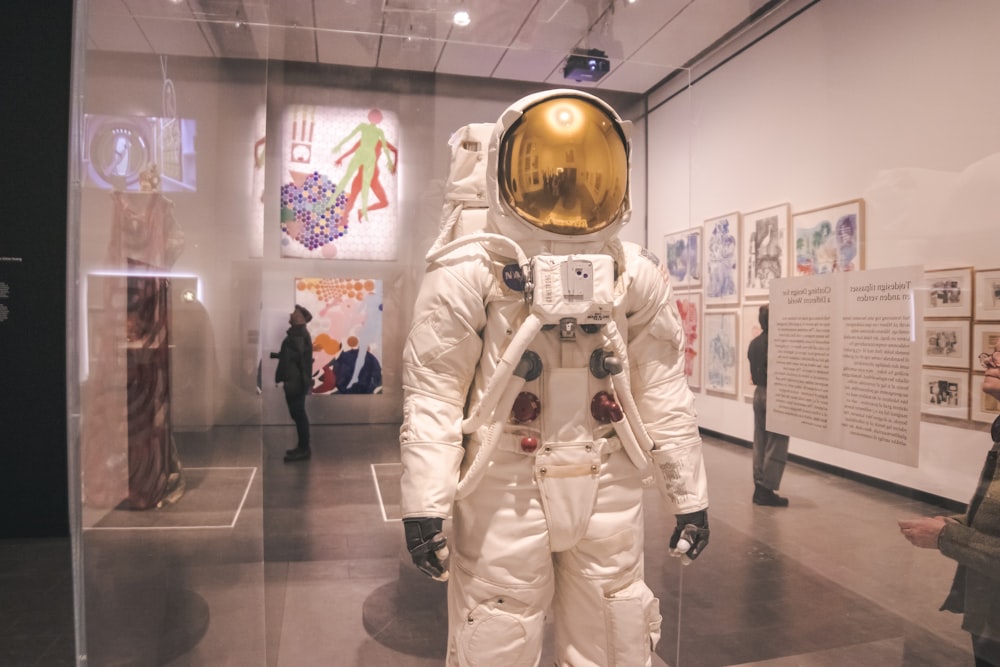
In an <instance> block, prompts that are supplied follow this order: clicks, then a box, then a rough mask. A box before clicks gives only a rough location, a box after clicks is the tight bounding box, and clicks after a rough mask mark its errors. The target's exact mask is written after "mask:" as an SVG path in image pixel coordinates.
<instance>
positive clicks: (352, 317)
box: [295, 278, 383, 395]
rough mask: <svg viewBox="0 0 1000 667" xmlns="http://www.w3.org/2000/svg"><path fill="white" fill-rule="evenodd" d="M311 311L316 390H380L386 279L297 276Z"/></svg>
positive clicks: (301, 300) (300, 297) (298, 291)
mask: <svg viewBox="0 0 1000 667" xmlns="http://www.w3.org/2000/svg"><path fill="white" fill-rule="evenodd" d="M295 303H296V305H300V306H304V307H305V308H307V309H308V310H309V312H311V313H312V314H313V319H312V321H310V322H309V325H308V328H309V333H310V335H311V336H312V341H313V387H312V393H313V395H321V394H327V395H334V394H381V393H382V310H383V309H382V281H381V280H372V279H365V278H360V279H355V278H296V279H295Z"/></svg>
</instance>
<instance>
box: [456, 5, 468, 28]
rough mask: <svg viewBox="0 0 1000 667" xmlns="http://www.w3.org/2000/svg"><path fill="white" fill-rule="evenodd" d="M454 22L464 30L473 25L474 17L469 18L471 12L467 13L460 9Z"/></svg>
mask: <svg viewBox="0 0 1000 667" xmlns="http://www.w3.org/2000/svg"><path fill="white" fill-rule="evenodd" d="M452 21H453V22H454V23H455V25H457V26H458V27H460V28H464V27H465V26H467V25H469V24H470V23H472V17H470V16H469V12H467V11H465V10H464V9H459V10H458V11H457V12H455V16H453V17H452Z"/></svg>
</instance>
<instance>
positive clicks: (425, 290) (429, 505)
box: [400, 246, 491, 518]
mask: <svg viewBox="0 0 1000 667" xmlns="http://www.w3.org/2000/svg"><path fill="white" fill-rule="evenodd" d="M490 271H491V269H490V263H489V260H488V257H487V256H486V254H485V252H483V251H482V250H481V249H479V248H478V246H470V247H467V248H465V249H460V250H457V251H455V252H454V253H451V254H449V255H447V256H445V257H444V258H442V259H440V260H438V261H437V262H435V263H434V264H432V265H431V266H430V267H429V268H428V271H427V273H426V275H425V276H424V280H423V283H422V284H421V287H420V291H419V294H418V296H417V300H416V304H415V306H414V313H413V325H412V327H411V328H410V332H409V334H408V336H407V339H406V343H405V346H404V348H403V425H402V427H401V429H400V457H401V460H402V464H403V475H402V479H401V491H402V501H401V505H402V514H403V517H404V518H409V517H440V518H447V517H448V516H449V514H450V513H451V506H452V502H453V500H454V496H455V489H456V487H457V484H458V478H459V470H460V467H461V463H462V458H463V456H464V454H465V448H464V445H463V435H462V420H463V418H464V411H465V404H466V398H467V396H468V393H469V387H470V386H471V384H472V379H473V377H474V375H475V373H476V368H477V365H478V363H479V358H480V354H481V353H482V346H483V341H482V338H481V332H482V330H483V328H484V327H485V326H486V306H485V303H486V298H487V295H488V293H489V289H490V287H489V285H490V276H491V273H490Z"/></svg>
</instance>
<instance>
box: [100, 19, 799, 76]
mask: <svg viewBox="0 0 1000 667" xmlns="http://www.w3.org/2000/svg"><path fill="white" fill-rule="evenodd" d="M787 4H789V0H634V2H630V1H629V0H90V1H89V2H88V3H87V6H89V17H88V21H87V26H86V30H87V38H88V47H89V49H91V50H93V51H107V52H124V53H147V54H156V55H179V56H195V57H210V58H212V57H214V58H243V59H247V58H249V59H264V58H270V59H272V60H282V61H299V62H311V63H323V64H330V65H348V66H356V67H367V68H384V69H392V70H408V71H419V72H433V73H437V74H452V75H463V76H472V77H478V78H496V79H507V80H514V81H526V82H537V83H547V84H552V85H561V84H565V83H567V82H569V83H570V84H571V85H579V86H581V87H595V88H600V89H603V90H606V91H621V92H627V93H645V92H647V91H649V90H650V89H652V88H654V87H655V86H657V85H658V84H659V83H661V82H663V81H665V80H666V79H668V77H670V76H671V75H672V74H673V73H674V72H676V71H677V70H678V68H681V67H683V66H685V65H688V64H691V63H695V62H698V61H699V59H702V58H704V57H705V56H706V55H708V54H710V53H711V52H712V51H714V50H718V49H719V48H721V47H723V46H724V45H726V44H727V43H730V42H732V41H733V40H734V39H738V38H739V36H740V35H741V34H742V33H745V32H747V31H749V30H752V29H754V28H759V25H760V23H761V22H767V21H772V22H773V21H774V20H775V15H776V14H778V13H780V12H781V11H782V10H783V8H784V6H785V5H787ZM795 4H799V5H802V4H803V3H802V2H797V3H795ZM458 11H465V12H467V13H468V17H469V23H468V25H464V26H462V25H458V24H456V20H455V14H456V12H458ZM591 50H598V51H602V52H603V53H605V54H607V73H606V75H604V76H602V77H600V78H599V79H598V80H596V81H589V80H587V77H589V76H591V75H590V74H589V72H588V71H586V65H587V64H589V63H588V61H589V57H588V58H585V60H584V67H585V71H583V72H582V73H579V74H575V75H574V76H577V77H578V78H579V77H583V78H582V79H581V80H579V81H578V80H574V79H567V78H566V67H567V61H568V60H569V56H571V55H572V54H574V53H575V52H579V51H583V52H588V54H589V52H591ZM597 66H598V67H599V68H601V67H603V66H604V64H603V63H600V62H599V63H598V64H597Z"/></svg>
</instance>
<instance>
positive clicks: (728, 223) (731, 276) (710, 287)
mask: <svg viewBox="0 0 1000 667" xmlns="http://www.w3.org/2000/svg"><path fill="white" fill-rule="evenodd" d="M739 225H740V214H739V213H730V214H729V215H724V216H721V217H719V218H713V219H711V220H706V221H705V236H704V240H705V305H706V306H712V305H735V304H738V303H739V302H740V268H739V267H740V262H739V259H740V256H739V249H740V242H739V231H740V230H739Z"/></svg>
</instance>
